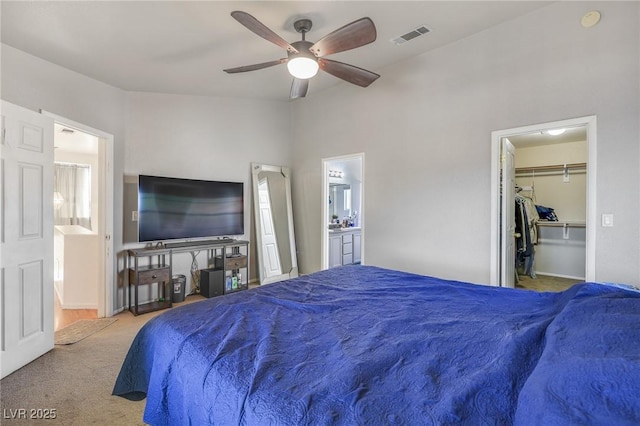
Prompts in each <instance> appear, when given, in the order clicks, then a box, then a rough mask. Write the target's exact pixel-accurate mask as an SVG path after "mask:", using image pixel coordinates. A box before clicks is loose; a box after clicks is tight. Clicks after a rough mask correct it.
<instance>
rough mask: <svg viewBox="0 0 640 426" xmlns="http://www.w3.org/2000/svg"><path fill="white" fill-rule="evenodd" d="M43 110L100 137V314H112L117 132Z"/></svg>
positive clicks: (68, 124) (67, 123) (50, 115)
mask: <svg viewBox="0 0 640 426" xmlns="http://www.w3.org/2000/svg"><path fill="white" fill-rule="evenodd" d="M41 113H42V114H43V115H45V116H47V117H50V118H52V119H53V120H54V122H56V123H58V124H61V125H63V126H65V127H69V128H72V129H76V130H78V131H81V132H84V133H88V134H90V135H92V136H95V137H97V138H98V153H99V154H98V155H99V159H98V161H99V162H100V170H99V180H100V183H99V188H100V189H99V193H100V201H99V209H100V218H99V220H98V222H99V223H98V234H99V235H98V239H100V240H102V241H103V243H102V244H100V245H99V248H100V253H99V255H100V259H99V262H100V263H99V264H100V270H101V271H102V274H99V275H98V318H103V317H111V316H113V315H114V313H115V312H114V309H113V291H114V290H113V287H114V286H113V285H112V283H113V276H114V275H113V270H114V263H113V262H114V260H113V237H112V236H113V167H112V165H113V135H112V134H110V133H106V132H103V131H102V130H98V129H94V128H93V127H89V126H87V125H85V124H82V123H78V122H77V121H73V120H71V119H68V118H66V117H62V116H59V115H57V114H54V113H51V112H49V111H45V110H41Z"/></svg>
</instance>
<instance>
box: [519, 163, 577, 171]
mask: <svg viewBox="0 0 640 426" xmlns="http://www.w3.org/2000/svg"><path fill="white" fill-rule="evenodd" d="M565 168H566V169H567V170H585V171H586V170H587V163H571V164H552V165H548V166H531V167H516V174H531V173H546V172H563V173H564V170H565Z"/></svg>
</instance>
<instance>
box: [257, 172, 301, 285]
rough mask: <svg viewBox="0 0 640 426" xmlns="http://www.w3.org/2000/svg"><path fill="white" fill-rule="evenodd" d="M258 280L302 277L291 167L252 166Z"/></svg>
mask: <svg viewBox="0 0 640 426" xmlns="http://www.w3.org/2000/svg"><path fill="white" fill-rule="evenodd" d="M251 175H252V181H253V208H254V223H255V229H256V252H257V253H258V279H259V280H260V284H261V285H263V284H269V283H273V282H277V281H283V280H287V279H289V278H295V277H297V276H298V259H297V256H296V241H295V234H294V231H293V208H292V203H291V177H290V171H289V168H288V167H281V166H270V165H266V164H258V163H251Z"/></svg>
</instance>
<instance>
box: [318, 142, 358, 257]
mask: <svg viewBox="0 0 640 426" xmlns="http://www.w3.org/2000/svg"><path fill="white" fill-rule="evenodd" d="M322 170H323V173H322V176H323V179H322V188H323V189H322V214H321V217H322V224H321V226H322V269H328V268H333V267H337V266H342V265H350V264H359V263H362V262H363V259H364V244H363V242H364V153H360V154H353V155H345V156H340V157H332V158H326V159H323V160H322Z"/></svg>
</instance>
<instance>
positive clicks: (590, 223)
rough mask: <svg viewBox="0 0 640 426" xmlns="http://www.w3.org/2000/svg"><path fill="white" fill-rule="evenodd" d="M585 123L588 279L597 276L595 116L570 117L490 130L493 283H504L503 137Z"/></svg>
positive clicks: (586, 277) (491, 276) (491, 277)
mask: <svg viewBox="0 0 640 426" xmlns="http://www.w3.org/2000/svg"><path fill="white" fill-rule="evenodd" d="M577 126H585V127H586V128H587V145H588V158H587V221H586V222H587V223H586V254H585V256H586V262H585V263H586V270H585V280H586V281H595V279H596V223H597V221H596V206H597V204H596V189H597V186H596V183H597V179H596V170H597V167H596V164H597V152H598V151H597V133H596V132H597V127H596V116H595V115H590V116H585V117H578V118H571V119H566V120H560V121H552V122H547V123H540V124H533V125H530V126H523V127H515V128H511V129H504V130H496V131H493V132H491V226H490V232H491V238H490V241H491V255H490V278H489V280H490V281H489V282H490V284H491V285H493V286H496V287H500V286H502V282H501V275H502V250H501V247H500V246H501V245H500V235H501V233H502V232H504V230H503V229H502V223H501V220H500V215H501V211H502V207H501V204H500V187H501V185H502V181H501V177H500V176H501V174H500V168H501V164H502V149H501V148H502V146H501V141H502V138H509V137H512V136H518V135H523V134H528V133H533V132H541V131H544V130H548V129H554V128H561V127H577Z"/></svg>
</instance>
